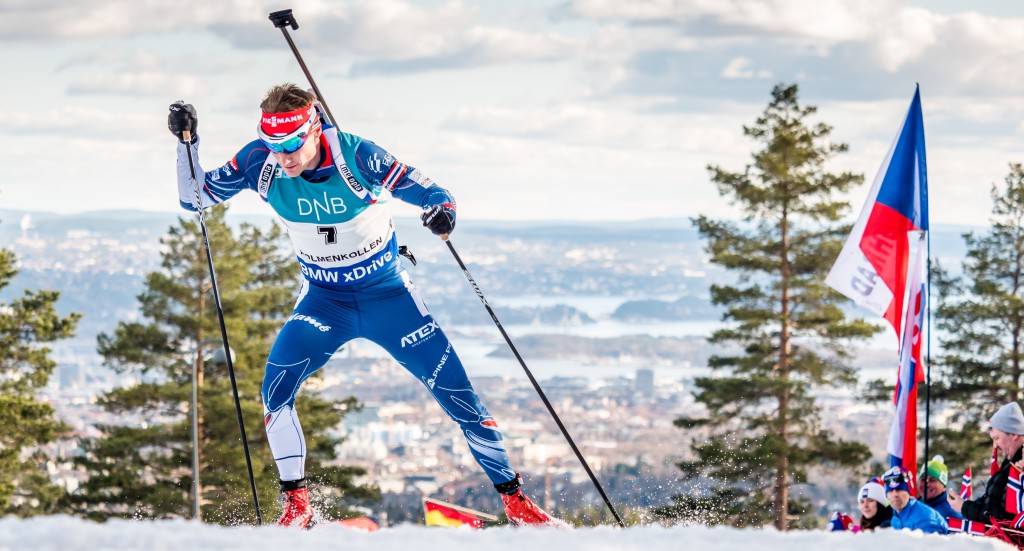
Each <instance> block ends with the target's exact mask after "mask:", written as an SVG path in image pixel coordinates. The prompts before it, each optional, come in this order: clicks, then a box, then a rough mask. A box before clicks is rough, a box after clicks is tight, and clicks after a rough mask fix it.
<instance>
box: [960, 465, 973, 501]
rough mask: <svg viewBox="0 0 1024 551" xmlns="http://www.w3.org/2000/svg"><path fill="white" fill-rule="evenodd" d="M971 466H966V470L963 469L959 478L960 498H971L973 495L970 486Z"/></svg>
mask: <svg viewBox="0 0 1024 551" xmlns="http://www.w3.org/2000/svg"><path fill="white" fill-rule="evenodd" d="M971 484H972V482H971V467H970V466H968V467H967V470H966V471H964V477H963V478H961V479H960V498H961V499H971V498H972V497H973V496H974V490H973V489H972V487H971Z"/></svg>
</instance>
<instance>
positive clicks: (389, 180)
mask: <svg viewBox="0 0 1024 551" xmlns="http://www.w3.org/2000/svg"><path fill="white" fill-rule="evenodd" d="M356 161H357V165H358V168H359V170H360V171H362V173H363V175H364V176H365V177H366V178H367V179H369V180H370V181H371V182H373V183H374V184H377V183H379V184H380V186H381V187H382V188H383V189H386V190H388V191H390V192H391V195H392V196H393V197H395V198H396V199H400V200H402V201H404V202H406V203H409V204H412V205H416V206H418V207H420V208H422V209H424V210H428V209H430V207H433V206H434V205H448V206H450V207H451V208H452V209H454V208H455V198H454V197H452V194H451V193H449V192H448V190H446V189H444V188H443V187H441V186H439V185H437V184H435V183H434V181H433V180H431V179H430V178H427V177H426V176H424V175H423V173H422V172H420V171H419V169H418V168H415V167H413V166H409V165H407V164H405V163H403V162H401V161H399V160H398V159H395V157H394V156H393V155H391V154H390V153H388V152H387V151H385V150H384V149H383V148H382V147H380V146H379V145H377V144H375V143H373V142H371V141H368V140H363V141H362V142H361V143H360V144H359V147H358V148H357V149H356Z"/></svg>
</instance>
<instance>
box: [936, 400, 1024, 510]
mask: <svg viewBox="0 0 1024 551" xmlns="http://www.w3.org/2000/svg"><path fill="white" fill-rule="evenodd" d="M988 435H989V437H991V438H992V444H993V445H994V446H995V447H996V448H997V449H998V450H999V451H1000V452H1002V454H1003V462H1002V463H1001V464H1000V465H999V472H997V473H996V474H994V475H992V477H991V478H989V479H988V482H987V483H986V484H985V493H984V494H983V495H982V496H981V497H979V498H978V499H968V500H966V501H964V500H963V499H962V498H961V497H960V494H958V493H956V492H947V496H949V504H950V506H952V507H953V510H954V511H959V512H960V514H962V515H963V517H964V518H965V519H966V520H975V521H978V522H990V521H989V517H990V516H991V517H995V518H997V519H999V520H1010V519H1012V518H1013V517H1014V516H1015V515H1014V514H1013V513H1010V512H1008V511H1007V510H1006V484H1007V481H1008V480H1009V478H1010V465H1012V464H1013V463H1018V462H1020V460H1021V448H1022V447H1024V436H1022V435H1024V412H1021V409H1020V405H1018V404H1017V402H1010V403H1009V404H1006V405H1005V406H1003V407H1001V408H999V411H997V412H996V414H995V415H993V416H992V419H991V420H990V421H989V423H988Z"/></svg>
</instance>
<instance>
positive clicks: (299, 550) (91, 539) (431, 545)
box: [0, 517, 1015, 551]
mask: <svg viewBox="0 0 1024 551" xmlns="http://www.w3.org/2000/svg"><path fill="white" fill-rule="evenodd" d="M231 549H242V550H245V551H250V550H256V549H273V550H279V551H342V550H344V551H364V550H365V551H409V550H410V549H443V550H444V551H463V550H465V551H481V550H484V549H488V550H490V549H514V550H517V551H521V550H523V549H528V550H530V551H567V550H572V551H623V550H637V551H670V550H671V551H702V550H709V551H710V550H715V551H722V550H732V549H735V550H740V551H750V550H767V551H793V550H800V549H814V550H819V551H822V550H828V551H878V550H879V549H891V550H898V551H946V550H949V551H952V550H967V551H970V550H978V551H981V550H996V549H998V550H1006V551H1010V550H1012V549H1015V548H1014V547H1011V546H1009V545H1006V544H1003V543H1000V542H997V541H994V540H990V539H985V538H974V537H971V536H967V535H963V534H958V535H956V536H936V535H924V534H921V533H907V532H894V531H882V532H877V533H873V534H850V533H826V532H790V533H788V534H780V533H778V532H776V531H774V530H771V529H768V530H733V529H729V528H702V527H689V528H671V529H669V528H656V527H645V528H630V529H627V530H618V529H615V528H610V527H601V528H586V529H579V530H572V531H560V530H550V529H528V528H527V529H524V528H519V529H517V528H510V527H502V528H494V529H490V530H479V531H474V530H468V529H467V530H458V529H451V528H427V527H424V526H412V525H403V526H399V527H397V528H391V529H386V530H382V531H379V532H375V533H365V532H358V531H355V530H350V529H346V528H342V527H340V526H339V527H336V526H326V527H322V528H318V529H315V530H311V531H309V532H299V531H295V530H287V529H283V528H278V527H275V526H267V527H263V528H252V527H244V528H221V527H216V526H209V525H200V524H195V523H192V522H189V521H183V520H178V521H163V522H129V521H112V522H108V523H106V524H95V523H92V522H87V521H83V520H79V519H75V518H70V517H43V518H36V519H30V520H19V519H15V518H5V519H0V550H2V551H8V550H11V551H14V550H17V551H23V550H32V551H40V550H55V551H56V550H61V551H114V550H117V551H121V550H124V551H129V550H130V551H164V550H166V551H207V550H209V551H214V550H216V551H223V550H231Z"/></svg>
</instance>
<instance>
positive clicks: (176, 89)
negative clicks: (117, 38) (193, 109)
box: [67, 70, 207, 98]
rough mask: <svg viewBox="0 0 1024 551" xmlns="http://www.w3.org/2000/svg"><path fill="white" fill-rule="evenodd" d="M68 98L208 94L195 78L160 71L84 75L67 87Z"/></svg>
mask: <svg viewBox="0 0 1024 551" xmlns="http://www.w3.org/2000/svg"><path fill="white" fill-rule="evenodd" d="M67 90H68V94H71V95H89V94H109V95H121V96H131V97H139V96H156V97H165V98H166V97H195V96H200V95H205V94H206V92H207V88H206V86H205V85H204V84H203V82H202V81H201V80H200V79H199V78H197V77H195V76H177V75H173V74H168V73H164V72H161V71H156V70H154V71H143V72H139V73H122V74H119V75H85V76H81V77H77V78H75V79H73V80H72V81H71V83H70V84H68V89H67Z"/></svg>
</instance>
